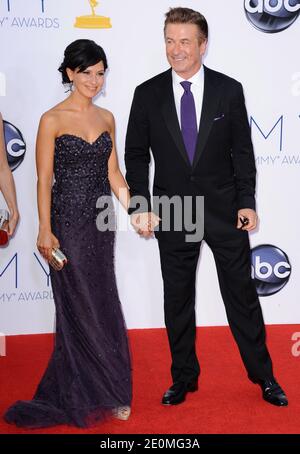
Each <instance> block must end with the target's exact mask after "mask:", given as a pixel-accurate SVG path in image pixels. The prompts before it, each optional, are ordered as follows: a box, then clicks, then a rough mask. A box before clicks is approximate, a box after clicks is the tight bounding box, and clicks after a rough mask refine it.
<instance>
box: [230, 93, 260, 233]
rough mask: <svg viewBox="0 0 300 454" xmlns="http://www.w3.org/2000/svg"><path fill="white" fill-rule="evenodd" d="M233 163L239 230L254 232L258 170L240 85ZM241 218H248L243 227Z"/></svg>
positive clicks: (234, 117) (233, 108) (234, 105)
mask: <svg viewBox="0 0 300 454" xmlns="http://www.w3.org/2000/svg"><path fill="white" fill-rule="evenodd" d="M231 128H232V161H233V168H234V174H235V180H236V188H237V193H238V200H237V203H238V214H237V216H238V219H237V228H242V229H243V230H248V231H250V230H253V229H254V228H255V227H256V224H257V216H256V213H255V183H256V168H255V159H254V152H253V145H252V140H251V133H250V126H249V121H248V115H247V110H246V106H245V98H244V94H243V88H242V85H241V84H239V85H238V87H237V89H236V93H235V96H234V98H233V100H232V105H231ZM240 218H247V219H248V221H249V222H248V224H247V225H245V226H244V227H242V223H241V221H240Z"/></svg>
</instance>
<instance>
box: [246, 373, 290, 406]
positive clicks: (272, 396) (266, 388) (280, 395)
mask: <svg viewBox="0 0 300 454" xmlns="http://www.w3.org/2000/svg"><path fill="white" fill-rule="evenodd" d="M249 378H250V377H249ZM250 380H251V381H252V382H253V383H257V384H258V385H259V386H260V387H261V390H262V395H263V399H264V400H265V401H267V402H269V404H272V405H277V406H278V407H286V406H287V405H288V400H287V397H286V395H285V392H284V391H283V389H282V388H281V386H280V385H279V384H278V383H277V381H276V380H275V378H273V379H270V380H255V379H252V378H250Z"/></svg>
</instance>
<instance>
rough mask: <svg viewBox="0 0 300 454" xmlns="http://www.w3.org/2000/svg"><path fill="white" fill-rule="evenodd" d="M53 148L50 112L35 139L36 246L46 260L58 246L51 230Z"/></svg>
mask: <svg viewBox="0 0 300 454" xmlns="http://www.w3.org/2000/svg"><path fill="white" fill-rule="evenodd" d="M54 149H55V121H54V119H53V118H52V116H51V114H47V113H46V114H44V115H43V116H42V118H41V121H40V125H39V130H38V135H37V141H36V167H37V177H38V180H37V199H38V213H39V234H38V238H37V248H38V250H39V251H40V253H41V254H42V256H43V257H44V258H45V259H46V260H48V261H49V260H50V259H51V250H52V248H57V247H59V242H58V240H57V238H56V237H55V236H54V235H53V233H52V230H51V217H50V209H51V190H52V181H53V164H54Z"/></svg>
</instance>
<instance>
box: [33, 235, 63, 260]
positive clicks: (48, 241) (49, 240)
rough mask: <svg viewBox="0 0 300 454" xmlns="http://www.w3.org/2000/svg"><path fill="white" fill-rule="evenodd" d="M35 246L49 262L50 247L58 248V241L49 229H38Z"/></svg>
mask: <svg viewBox="0 0 300 454" xmlns="http://www.w3.org/2000/svg"><path fill="white" fill-rule="evenodd" d="M36 245H37V248H38V250H39V252H40V253H41V255H42V256H43V257H44V258H45V259H46V260H47V261H48V262H49V261H50V260H51V254H52V249H53V248H54V249H56V248H59V247H60V245H59V241H58V239H57V238H56V236H54V235H53V233H52V232H51V230H44V229H40V230H39V234H38V238H37V243H36Z"/></svg>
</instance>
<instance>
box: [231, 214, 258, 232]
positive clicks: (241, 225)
mask: <svg viewBox="0 0 300 454" xmlns="http://www.w3.org/2000/svg"><path fill="white" fill-rule="evenodd" d="M237 217H238V221H237V226H236V227H237V228H238V229H241V230H247V232H250V230H253V229H255V227H256V226H257V221H258V217H257V214H256V212H255V211H254V210H252V209H251V208H243V209H241V210H239V211H238V216H237ZM242 220H244V222H242Z"/></svg>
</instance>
